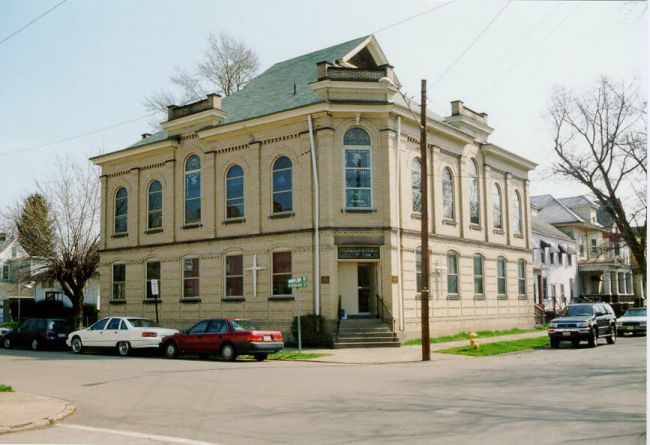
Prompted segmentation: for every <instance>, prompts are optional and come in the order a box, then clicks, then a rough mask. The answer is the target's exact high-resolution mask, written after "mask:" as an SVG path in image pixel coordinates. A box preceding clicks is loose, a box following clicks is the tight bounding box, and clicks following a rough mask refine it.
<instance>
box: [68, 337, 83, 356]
mask: <svg viewBox="0 0 650 445" xmlns="http://www.w3.org/2000/svg"><path fill="white" fill-rule="evenodd" d="M70 349H72V352H74V353H75V354H81V353H82V352H83V350H84V347H83V344H82V343H81V339H80V338H79V337H75V338H73V339H72V343H71V344H70Z"/></svg>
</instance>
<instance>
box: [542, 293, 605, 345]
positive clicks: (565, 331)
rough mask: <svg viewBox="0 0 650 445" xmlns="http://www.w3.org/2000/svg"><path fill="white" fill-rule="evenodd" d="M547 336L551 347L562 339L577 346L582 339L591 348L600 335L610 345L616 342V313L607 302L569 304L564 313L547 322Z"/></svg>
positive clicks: (558, 343)
mask: <svg viewBox="0 0 650 445" xmlns="http://www.w3.org/2000/svg"><path fill="white" fill-rule="evenodd" d="M548 336H549V338H550V340H551V347H552V348H559V347H560V342H562V341H570V342H571V343H572V344H573V347H578V345H579V344H580V341H582V340H586V341H587V343H588V344H589V346H590V347H592V348H593V347H595V346H596V342H597V340H598V338H600V337H605V338H606V339H607V343H609V344H610V345H611V344H613V343H615V342H616V314H615V313H614V309H612V307H611V306H610V305H609V304H607V303H584V304H570V305H569V306H568V307H567V312H566V314H565V315H563V316H561V317H558V318H554V319H553V320H551V322H550V323H549V324H548Z"/></svg>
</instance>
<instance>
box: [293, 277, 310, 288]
mask: <svg viewBox="0 0 650 445" xmlns="http://www.w3.org/2000/svg"><path fill="white" fill-rule="evenodd" d="M289 287H307V277H298V278H289Z"/></svg>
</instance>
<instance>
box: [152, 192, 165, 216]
mask: <svg viewBox="0 0 650 445" xmlns="http://www.w3.org/2000/svg"><path fill="white" fill-rule="evenodd" d="M160 209H162V193H160V192H155V193H149V210H150V211H151V210H160Z"/></svg>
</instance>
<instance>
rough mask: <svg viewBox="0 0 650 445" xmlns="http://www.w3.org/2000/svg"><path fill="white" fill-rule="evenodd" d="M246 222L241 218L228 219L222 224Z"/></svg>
mask: <svg viewBox="0 0 650 445" xmlns="http://www.w3.org/2000/svg"><path fill="white" fill-rule="evenodd" d="M245 222H246V218H244V217H241V218H229V219H226V220H224V221H222V222H221V223H222V224H243V223H245Z"/></svg>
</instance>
